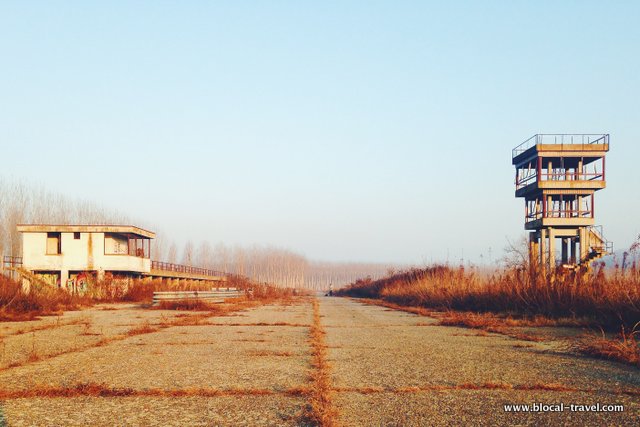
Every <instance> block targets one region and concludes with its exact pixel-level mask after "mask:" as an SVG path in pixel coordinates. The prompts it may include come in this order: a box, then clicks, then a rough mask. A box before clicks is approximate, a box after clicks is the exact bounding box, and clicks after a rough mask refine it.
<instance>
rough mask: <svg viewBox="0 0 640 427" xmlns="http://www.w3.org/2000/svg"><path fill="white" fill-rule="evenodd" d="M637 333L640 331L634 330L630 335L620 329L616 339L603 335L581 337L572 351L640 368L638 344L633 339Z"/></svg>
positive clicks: (639, 346)
mask: <svg viewBox="0 0 640 427" xmlns="http://www.w3.org/2000/svg"><path fill="white" fill-rule="evenodd" d="M636 327H637V325H636ZM637 333H640V331H637V330H635V328H634V330H633V331H632V332H631V333H626V332H625V330H624V328H622V330H621V332H620V334H619V335H618V337H616V338H607V337H606V336H605V334H604V333H603V334H602V335H601V336H597V335H591V336H583V337H582V338H581V339H579V340H578V342H577V343H576V344H574V349H575V350H577V351H579V352H580V353H582V354H586V355H589V356H593V357H597V358H600V359H608V360H615V361H617V362H623V363H627V364H629V365H634V366H637V367H639V368H640V345H639V344H640V343H638V341H637V340H636V337H635V336H636V334H637Z"/></svg>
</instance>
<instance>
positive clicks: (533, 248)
mask: <svg viewBox="0 0 640 427" xmlns="http://www.w3.org/2000/svg"><path fill="white" fill-rule="evenodd" d="M539 250H540V249H539V248H538V233H536V232H535V231H532V232H531V233H529V265H530V266H531V267H534V266H536V265H538V251H539Z"/></svg>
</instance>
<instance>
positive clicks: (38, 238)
mask: <svg viewBox="0 0 640 427" xmlns="http://www.w3.org/2000/svg"><path fill="white" fill-rule="evenodd" d="M18 231H19V232H20V233H22V264H23V265H22V267H23V269H25V270H27V271H29V272H30V273H32V274H34V275H36V276H38V277H39V278H41V279H43V280H45V281H46V282H49V283H51V284H57V285H59V286H60V285H63V286H64V285H65V284H66V283H67V282H68V280H69V279H72V280H76V279H78V277H80V278H82V277H83V276H84V275H87V274H93V275H95V276H96V277H97V278H98V279H103V278H104V276H105V274H113V275H117V276H125V277H140V276H141V275H142V274H149V273H151V239H153V238H155V233H152V232H151V231H147V230H143V229H142V228H138V227H134V226H131V225H24V224H21V225H18Z"/></svg>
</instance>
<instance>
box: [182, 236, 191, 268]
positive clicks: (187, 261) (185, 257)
mask: <svg viewBox="0 0 640 427" xmlns="http://www.w3.org/2000/svg"><path fill="white" fill-rule="evenodd" d="M182 263H183V264H184V265H188V266H192V265H193V242H192V241H191V240H189V241H188V242H187V243H185V245H184V249H183V250H182Z"/></svg>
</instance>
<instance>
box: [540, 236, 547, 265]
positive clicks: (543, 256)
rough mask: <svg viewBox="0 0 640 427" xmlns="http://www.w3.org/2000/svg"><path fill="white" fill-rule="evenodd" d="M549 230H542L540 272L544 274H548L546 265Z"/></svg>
mask: <svg viewBox="0 0 640 427" xmlns="http://www.w3.org/2000/svg"><path fill="white" fill-rule="evenodd" d="M546 239H547V230H546V229H544V228H541V229H540V272H541V273H542V274H545V273H546V268H545V266H546V263H547V257H546V252H547V242H546Z"/></svg>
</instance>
